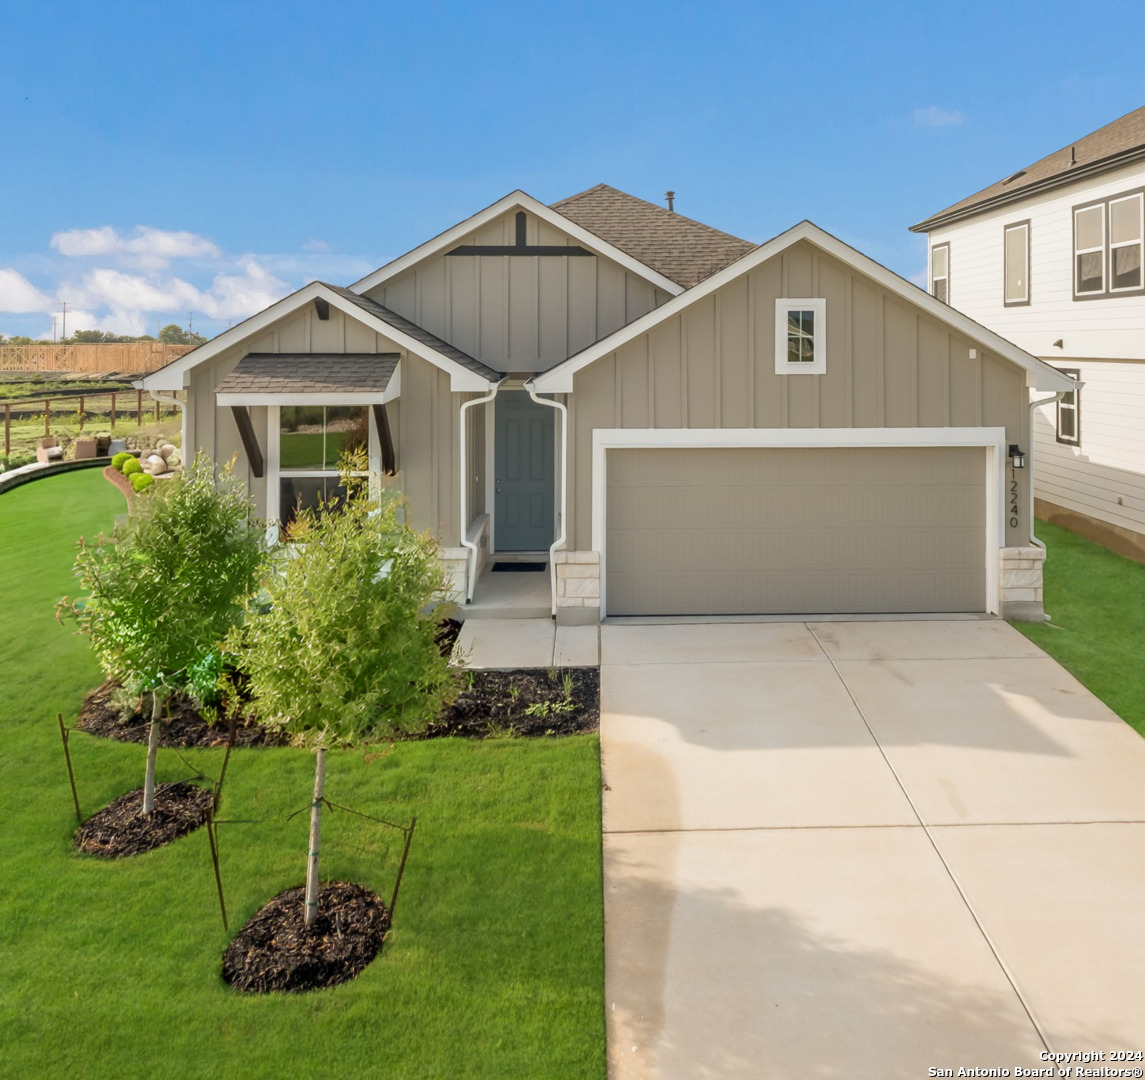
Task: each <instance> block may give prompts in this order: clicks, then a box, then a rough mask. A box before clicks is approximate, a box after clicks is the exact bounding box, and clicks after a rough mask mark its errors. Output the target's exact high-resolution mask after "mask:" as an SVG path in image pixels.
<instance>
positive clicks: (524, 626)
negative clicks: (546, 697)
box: [454, 618, 600, 671]
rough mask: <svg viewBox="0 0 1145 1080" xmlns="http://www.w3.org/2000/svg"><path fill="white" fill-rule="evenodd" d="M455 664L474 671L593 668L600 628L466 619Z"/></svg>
mask: <svg viewBox="0 0 1145 1080" xmlns="http://www.w3.org/2000/svg"><path fill="white" fill-rule="evenodd" d="M454 663H456V664H460V665H461V666H463V667H467V668H474V669H487V670H494V671H515V670H516V669H517V668H547V667H596V666H597V665H598V664H599V663H600V627H599V626H557V625H556V623H554V622H553V620H552V619H550V618H544V619H466V620H465V622H464V623H463V624H462V627H461V633H460V635H459V636H458V638H457V645H456V647H455V649H454Z"/></svg>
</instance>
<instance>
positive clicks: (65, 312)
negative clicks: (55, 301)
mask: <svg viewBox="0 0 1145 1080" xmlns="http://www.w3.org/2000/svg"><path fill="white" fill-rule="evenodd" d="M60 303H62V304H63V305H64V310H63V323H62V325H61V328H60V340H61V341H67V340H68V302H67V301H66V300H61V301H60Z"/></svg>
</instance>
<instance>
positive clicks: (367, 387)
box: [215, 353, 401, 406]
mask: <svg viewBox="0 0 1145 1080" xmlns="http://www.w3.org/2000/svg"><path fill="white" fill-rule="evenodd" d="M400 393H401V364H400V360H399V356H398V354H397V353H248V354H247V355H246V356H244V357H243V358H242V359H241V360H240V361H239V362H238V364H237V365H236V366H235V368H234V370H233V371H232V372H231V373H230V374H229V375H227V376H225V377H224V378H223V380H222V382H220V383H219V385H218V386H216V387H215V400H216V401H217V402H218V404H219V405H223V406H226V405H248V406H249V405H370V404H384V403H385V402H387V401H393V400H394V398H396V397H398V395H399V394H400Z"/></svg>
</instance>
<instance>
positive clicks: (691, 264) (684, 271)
mask: <svg viewBox="0 0 1145 1080" xmlns="http://www.w3.org/2000/svg"><path fill="white" fill-rule="evenodd" d="M553 209H554V210H556V211H558V212H559V213H560V214H561V215H562V216H564V217H566V218H568V219H569V220H570V221H575V222H576V223H577V224H579V225H583V226H584V228H586V229H588V230H589V232H591V233H593V234H594V235H596V236H599V237H600V238H601V239H603V240H606V241H608V242H609V243H611V244H614V245H615V246H616V247H618V248H620V249H621V250H622V251H626V252H628V254H630V255H632V256H633V257H634V258H637V259H639V260H640V261H641V262H642V263H644V264H645V265H646V266H650V267H652V268H653V269H654V270H658V271H659V272H660V273H661V274H663V275H664V276H665V277H667V278H671V280H672V281H674V282H676V283H677V284H679V285H682V286H684V288H686V289H689V288H691V287H692V286H693V285H696V284H698V283H699V282H701V281H703V280H704V279H705V278H708V277H711V275H712V274H714V273H716V272H717V271H718V270H722V269H723V268H724V267H725V266H727V265H728V264H729V263H731V262H734V261H735V260H736V259H739V258H741V257H742V256H744V255H746V254H747V253H748V252H749V251H752V250H754V249H755V244H753V243H751V242H750V241H747V240H741V239H740V238H739V237H737V236H731V235H730V234H728V233H725V232H720V230H719V229H713V228H712V227H711V226H710V225H705V224H703V223H702V222H700V221H694V220H693V219H692V218H689V217H684V215H683V214H677V213H675V212H674V211H672V210H668V209H666V208H665V207H663V206H657V205H656V204H655V203H650V202H646V201H645V200H644V199H638V198H636V197H635V196H634V195H628V194H626V193H625V192H623V191H618V190H617V189H616V188H613V187H609V186H608V185H607V184H597V185H596V187H591V188H589V189H588V190H587V191H582V192H580V193H579V194H577V195H570V196H569V197H568V198H567V199H561V200H560V201H559V202H555V203H553Z"/></svg>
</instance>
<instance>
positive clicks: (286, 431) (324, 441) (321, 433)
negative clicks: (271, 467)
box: [278, 405, 370, 525]
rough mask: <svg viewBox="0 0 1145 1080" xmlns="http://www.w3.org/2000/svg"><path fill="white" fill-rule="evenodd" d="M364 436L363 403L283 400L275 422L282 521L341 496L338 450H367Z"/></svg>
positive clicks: (367, 427)
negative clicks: (294, 401)
mask: <svg viewBox="0 0 1145 1080" xmlns="http://www.w3.org/2000/svg"><path fill="white" fill-rule="evenodd" d="M369 438H370V416H369V412H368V409H367V406H365V405H283V406H282V408H281V410H280V413H279V425H278V454H279V457H278V490H279V495H278V507H279V518H280V519H281V521H282V523H283V524H284V525H288V524H289V523H290V522H291V521H292V520H293V519H294V518H295V516H296V515H297V514H298V510H299V509H300V508H302V507H308V508H310V509H318V508H319V507H320V506H322V505H324V504H326V503H336V502H338V501H340V500H341V499H344V498H345V497H346V489H345V488H344V487H343V486H342V484H341V482H340V481H339V478H338V462H339V460H340V458H341V456H342V454H343V453H346V452H349V451H355V450H366V451H367V452H368V448H369ZM354 475H362V476H365V475H367V473H365V472H362V473H355V474H354Z"/></svg>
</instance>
